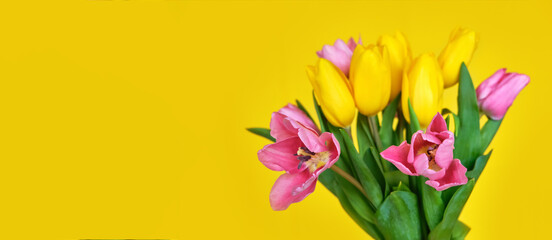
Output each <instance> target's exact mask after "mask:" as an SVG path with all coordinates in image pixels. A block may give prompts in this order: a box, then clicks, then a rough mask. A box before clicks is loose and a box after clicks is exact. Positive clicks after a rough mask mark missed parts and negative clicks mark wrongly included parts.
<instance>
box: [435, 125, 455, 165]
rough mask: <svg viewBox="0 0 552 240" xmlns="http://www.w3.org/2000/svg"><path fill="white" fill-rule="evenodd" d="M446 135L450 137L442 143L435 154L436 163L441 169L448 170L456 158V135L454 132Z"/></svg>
mask: <svg viewBox="0 0 552 240" xmlns="http://www.w3.org/2000/svg"><path fill="white" fill-rule="evenodd" d="M445 133H448V134H449V137H448V138H446V139H445V140H443V142H441V144H440V145H439V148H437V152H436V153H435V162H436V163H437V165H439V167H441V168H448V167H449V166H450V164H451V162H452V160H453V158H454V153H453V150H454V134H453V133H452V132H445ZM445 133H441V134H445Z"/></svg>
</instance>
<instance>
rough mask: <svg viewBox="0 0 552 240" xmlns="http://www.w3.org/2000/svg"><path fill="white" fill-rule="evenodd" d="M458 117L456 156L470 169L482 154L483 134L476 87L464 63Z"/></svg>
mask: <svg viewBox="0 0 552 240" xmlns="http://www.w3.org/2000/svg"><path fill="white" fill-rule="evenodd" d="M458 118H459V120H460V124H458V125H456V126H455V127H456V128H458V137H457V138H456V144H455V146H454V147H455V150H454V157H455V158H458V159H460V161H462V165H464V167H466V168H467V169H468V170H470V169H472V168H473V164H474V161H475V159H476V158H477V157H478V156H479V154H480V149H481V136H480V133H479V108H478V107H477V97H476V93H475V88H474V87H473V82H472V79H471V77H470V73H469V72H468V68H467V67H466V65H465V64H464V63H462V66H461V68H460V83H459V85H458Z"/></svg>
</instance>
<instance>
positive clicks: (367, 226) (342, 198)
mask: <svg viewBox="0 0 552 240" xmlns="http://www.w3.org/2000/svg"><path fill="white" fill-rule="evenodd" d="M336 196H337V198H338V199H339V202H340V203H341V206H342V207H343V209H344V210H345V212H347V214H349V216H351V218H352V219H353V220H354V221H355V222H356V223H357V224H358V225H359V226H360V227H361V228H362V229H363V230H364V231H365V232H366V233H368V234H369V235H370V236H371V237H373V238H374V239H378V240H379V239H381V240H383V235H382V234H381V232H380V231H379V230H378V228H377V227H376V226H375V225H374V224H373V223H371V222H369V221H366V220H365V219H364V218H362V217H361V216H360V214H359V213H357V212H356V210H355V209H354V207H353V205H352V204H351V202H350V200H349V199H348V198H347V196H346V195H345V193H344V192H343V190H342V189H338V191H337V195H336Z"/></svg>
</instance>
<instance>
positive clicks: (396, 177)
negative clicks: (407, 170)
mask: <svg viewBox="0 0 552 240" xmlns="http://www.w3.org/2000/svg"><path fill="white" fill-rule="evenodd" d="M385 181H386V182H387V184H389V185H391V186H397V185H398V184H399V183H401V182H402V183H405V182H408V175H406V174H404V173H402V172H401V171H399V170H395V171H389V172H385Z"/></svg>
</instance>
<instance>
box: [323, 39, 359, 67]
mask: <svg viewBox="0 0 552 240" xmlns="http://www.w3.org/2000/svg"><path fill="white" fill-rule="evenodd" d="M358 44H360V45H362V40H360V38H359V39H358ZM356 46H357V43H356V42H355V40H354V39H353V38H350V39H349V42H348V43H345V41H343V40H341V39H337V40H336V41H335V43H334V45H333V46H332V45H324V47H322V50H320V51H318V52H316V54H317V55H318V57H321V58H325V59H327V60H329V61H330V62H332V63H333V64H334V65H335V66H336V67H338V68H339V69H340V70H341V71H342V72H343V73H344V74H345V76H349V68H350V66H351V58H352V57H353V52H354V51H355V48H356Z"/></svg>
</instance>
